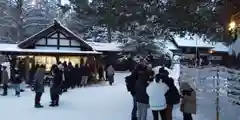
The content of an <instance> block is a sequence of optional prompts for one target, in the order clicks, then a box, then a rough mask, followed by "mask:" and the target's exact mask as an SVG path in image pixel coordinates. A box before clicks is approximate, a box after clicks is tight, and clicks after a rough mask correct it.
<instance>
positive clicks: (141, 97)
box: [135, 80, 149, 104]
mask: <svg viewBox="0 0 240 120" xmlns="http://www.w3.org/2000/svg"><path fill="white" fill-rule="evenodd" d="M147 86H148V83H147V81H143V80H137V81H136V85H135V87H136V88H135V90H136V95H135V97H136V101H137V102H140V103H144V104H148V103H149V97H148V95H147Z"/></svg>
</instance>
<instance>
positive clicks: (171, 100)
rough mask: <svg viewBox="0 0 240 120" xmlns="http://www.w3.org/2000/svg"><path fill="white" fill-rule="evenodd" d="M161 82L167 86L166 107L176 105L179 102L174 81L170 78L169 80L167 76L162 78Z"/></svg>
mask: <svg viewBox="0 0 240 120" xmlns="http://www.w3.org/2000/svg"><path fill="white" fill-rule="evenodd" d="M157 76H158V75H156V77H157ZM162 80H163V81H162V82H164V83H165V84H167V86H168V87H169V90H168V91H167V93H166V94H165V96H166V100H167V104H168V105H174V104H178V103H179V102H180V94H179V92H178V89H177V88H176V86H175V84H174V80H173V79H172V78H169V77H168V76H163V77H162Z"/></svg>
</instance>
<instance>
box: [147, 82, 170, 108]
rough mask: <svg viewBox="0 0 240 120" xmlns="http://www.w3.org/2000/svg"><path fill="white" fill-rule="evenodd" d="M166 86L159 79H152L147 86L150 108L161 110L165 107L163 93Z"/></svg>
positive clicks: (166, 89) (166, 88)
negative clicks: (157, 80)
mask: <svg viewBox="0 0 240 120" xmlns="http://www.w3.org/2000/svg"><path fill="white" fill-rule="evenodd" d="M168 89H169V88H168V86H167V85H166V84H165V83H163V82H162V81H159V82H158V83H157V82H156V81H153V82H151V83H150V84H149V86H148V87H147V94H148V96H149V105H150V109H151V110H163V109H165V108H166V107H167V104H166V98H165V94H166V92H167V91H168Z"/></svg>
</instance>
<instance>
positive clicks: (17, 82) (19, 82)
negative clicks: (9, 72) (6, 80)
mask: <svg viewBox="0 0 240 120" xmlns="http://www.w3.org/2000/svg"><path fill="white" fill-rule="evenodd" d="M21 83H22V79H21V77H20V76H19V75H17V76H16V77H15V79H14V80H13V84H21Z"/></svg>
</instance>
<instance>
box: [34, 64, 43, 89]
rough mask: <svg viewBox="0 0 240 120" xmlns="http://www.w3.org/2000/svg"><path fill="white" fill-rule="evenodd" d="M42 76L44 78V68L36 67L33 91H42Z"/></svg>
mask: <svg viewBox="0 0 240 120" xmlns="http://www.w3.org/2000/svg"><path fill="white" fill-rule="evenodd" d="M44 78H45V69H44V68H38V69H37V71H36V73H35V76H34V80H35V82H36V83H35V92H39V93H43V92H44Z"/></svg>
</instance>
